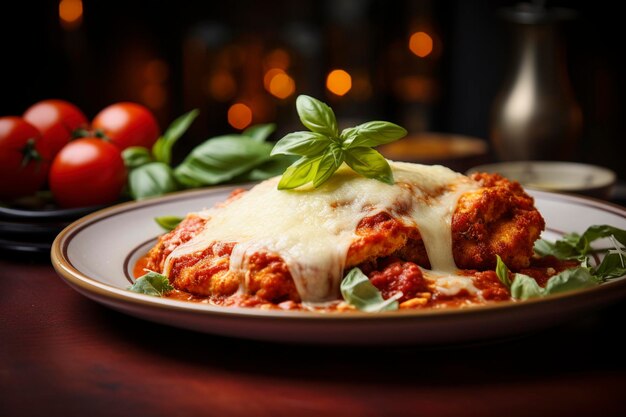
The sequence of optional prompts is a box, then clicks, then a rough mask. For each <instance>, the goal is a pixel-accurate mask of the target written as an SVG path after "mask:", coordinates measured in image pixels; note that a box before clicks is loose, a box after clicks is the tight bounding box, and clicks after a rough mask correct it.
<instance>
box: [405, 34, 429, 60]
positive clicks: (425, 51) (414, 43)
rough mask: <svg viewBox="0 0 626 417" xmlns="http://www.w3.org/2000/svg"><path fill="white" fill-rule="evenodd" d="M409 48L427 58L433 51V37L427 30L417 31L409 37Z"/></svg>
mask: <svg viewBox="0 0 626 417" xmlns="http://www.w3.org/2000/svg"><path fill="white" fill-rule="evenodd" d="M409 49H410V50H411V52H413V53H414V54H415V55H417V56H419V57H420V58H426V57H427V56H428V55H430V54H431V52H432V51H433V38H432V37H431V36H430V35H429V34H428V33H426V32H415V33H414V34H412V35H411V38H410V39H409Z"/></svg>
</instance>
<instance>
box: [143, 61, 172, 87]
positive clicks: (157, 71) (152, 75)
mask: <svg viewBox="0 0 626 417" xmlns="http://www.w3.org/2000/svg"><path fill="white" fill-rule="evenodd" d="M144 76H145V77H146V81H148V82H150V83H163V82H165V81H167V78H168V77H169V76H170V68H169V66H168V65H167V63H166V62H165V61H163V60H161V59H153V60H150V61H148V63H147V64H146V66H145V68H144Z"/></svg>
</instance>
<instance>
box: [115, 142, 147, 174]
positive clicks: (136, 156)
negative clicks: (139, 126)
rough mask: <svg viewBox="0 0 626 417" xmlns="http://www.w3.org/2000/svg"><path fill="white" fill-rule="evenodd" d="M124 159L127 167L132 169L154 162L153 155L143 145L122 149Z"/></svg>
mask: <svg viewBox="0 0 626 417" xmlns="http://www.w3.org/2000/svg"><path fill="white" fill-rule="evenodd" d="M122 159H124V165H126V168H128V169H129V170H130V169H135V168H137V167H140V166H142V165H145V164H149V163H150V162H152V155H151V154H150V151H149V150H148V149H146V148H144V147H143V146H131V147H129V148H126V149H124V150H123V151H122Z"/></svg>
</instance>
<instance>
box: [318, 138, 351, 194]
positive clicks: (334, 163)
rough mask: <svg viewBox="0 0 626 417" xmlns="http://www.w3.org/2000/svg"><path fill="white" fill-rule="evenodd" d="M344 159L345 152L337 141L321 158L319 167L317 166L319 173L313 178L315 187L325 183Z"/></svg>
mask: <svg viewBox="0 0 626 417" xmlns="http://www.w3.org/2000/svg"><path fill="white" fill-rule="evenodd" d="M343 159H344V152H343V150H342V149H341V147H340V146H339V145H337V144H336V143H333V144H331V146H330V148H328V150H327V151H326V152H324V155H323V156H322V159H321V160H320V164H319V167H318V168H317V173H316V174H315V178H314V179H313V187H315V188H317V187H319V186H320V185H321V184H323V183H324V182H325V181H326V180H327V179H329V178H330V176H331V175H333V174H334V173H335V171H337V169H338V168H339V167H340V166H341V164H342V163H343Z"/></svg>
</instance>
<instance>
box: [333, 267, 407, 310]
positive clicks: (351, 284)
mask: <svg viewBox="0 0 626 417" xmlns="http://www.w3.org/2000/svg"><path fill="white" fill-rule="evenodd" d="M340 290H341V295H342V296H343V299H344V300H345V301H346V302H347V303H348V304H351V305H353V306H355V307H356V308H358V309H359V310H362V311H366V312H369V313H374V312H378V311H386V310H397V309H398V302H397V301H395V300H393V299H389V300H385V299H384V298H383V296H382V294H381V293H380V291H378V288H376V287H375V286H374V284H372V283H371V281H370V280H369V278H368V277H367V275H365V274H364V273H363V272H361V270H360V269H359V268H352V270H350V272H348V274H347V275H346V276H345V278H344V279H343V280H342V281H341V286H340Z"/></svg>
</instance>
